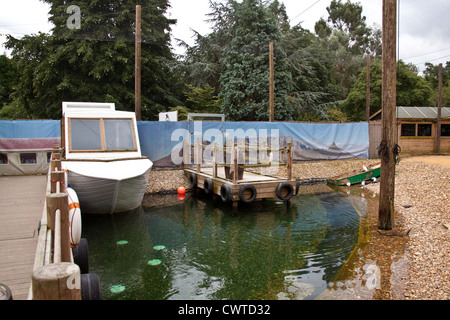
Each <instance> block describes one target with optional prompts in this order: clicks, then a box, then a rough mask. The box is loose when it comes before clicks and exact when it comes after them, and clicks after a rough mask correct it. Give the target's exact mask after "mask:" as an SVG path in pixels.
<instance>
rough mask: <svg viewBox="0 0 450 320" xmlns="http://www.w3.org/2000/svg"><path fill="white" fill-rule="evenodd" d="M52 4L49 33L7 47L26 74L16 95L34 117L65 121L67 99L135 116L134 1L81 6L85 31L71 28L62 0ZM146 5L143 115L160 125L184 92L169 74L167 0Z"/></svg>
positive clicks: (10, 42)
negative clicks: (161, 117) (164, 113)
mask: <svg viewBox="0 0 450 320" xmlns="http://www.w3.org/2000/svg"><path fill="white" fill-rule="evenodd" d="M45 2H47V3H49V4H50V5H51V9H50V12H49V14H50V18H49V20H50V21H51V22H52V23H53V24H54V28H53V30H52V32H51V33H50V34H42V33H40V34H38V35H31V36H25V37H23V38H22V39H16V38H14V37H12V36H9V38H8V41H7V43H6V47H7V48H9V49H12V56H13V59H14V60H15V61H16V66H17V69H18V71H19V73H20V74H21V75H22V76H21V81H20V82H19V83H18V87H17V90H16V92H15V93H14V97H15V99H16V100H17V103H19V104H20V105H22V106H23V107H24V108H25V110H27V112H28V113H29V114H30V115H31V116H32V117H35V118H60V117H61V115H60V114H61V102H62V101H98V102H103V101H105V102H114V103H116V108H118V109H122V110H134V37H135V36H134V29H135V5H136V1H134V0H128V1H123V0H113V1H108V2H107V3H106V2H105V1H89V0H80V1H77V2H76V4H77V6H78V7H79V12H80V13H81V16H80V18H81V19H80V21H81V23H80V26H79V28H70V27H69V25H68V24H69V22H70V21H68V20H70V19H71V15H70V14H68V13H67V11H68V5H67V1H64V0H45ZM138 2H140V3H141V4H142V7H143V10H142V39H143V41H142V76H143V77H142V88H143V90H142V116H143V118H144V119H145V118H146V119H155V118H156V117H157V114H158V112H159V111H165V109H166V108H167V107H168V106H171V105H174V104H175V105H176V104H178V103H179V97H180V95H181V90H178V89H177V81H176V77H174V75H173V73H172V72H171V70H170V68H169V62H170V61H171V60H174V58H173V56H172V53H171V51H170V30H171V29H170V26H171V25H172V24H174V23H175V22H176V21H175V20H172V19H168V18H166V16H165V13H166V11H167V9H168V7H169V4H168V0H157V1H155V0H153V1H148V0H147V1H146V0H142V1H138Z"/></svg>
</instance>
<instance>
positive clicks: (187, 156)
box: [183, 139, 191, 169]
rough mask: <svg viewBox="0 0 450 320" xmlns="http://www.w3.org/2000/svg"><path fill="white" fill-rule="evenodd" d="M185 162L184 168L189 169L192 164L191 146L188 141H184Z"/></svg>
mask: <svg viewBox="0 0 450 320" xmlns="http://www.w3.org/2000/svg"><path fill="white" fill-rule="evenodd" d="M183 162H184V168H185V169H187V168H189V164H190V162H191V144H190V142H188V141H187V140H186V139H184V141H183Z"/></svg>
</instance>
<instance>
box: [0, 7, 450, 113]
mask: <svg viewBox="0 0 450 320" xmlns="http://www.w3.org/2000/svg"><path fill="white" fill-rule="evenodd" d="M41 1H44V2H46V3H48V4H50V12H49V20H50V21H51V22H52V23H53V25H54V27H53V29H52V30H51V32H50V33H48V34H46V33H38V34H33V35H26V36H24V37H22V38H21V39H16V38H14V37H12V36H8V40H7V42H6V47H7V48H8V49H10V50H11V59H9V58H7V57H4V56H2V57H0V70H1V76H0V117H3V118H5V117H6V118H53V119H59V118H60V117H61V102H62V101H97V102H114V103H115V104H116V107H117V109H119V110H130V111H131V110H134V62H135V61H134V59H135V58H134V54H135V52H134V51H135V48H134V41H135V6H136V4H141V5H142V62H141V63H142V118H143V119H144V120H156V119H157V118H158V113H159V112H165V111H171V110H178V111H179V114H182V115H186V114H187V113H188V112H201V113H207V112H210V113H217V112H222V113H225V115H226V118H227V119H228V120H237V121H240V120H246V121H267V120H268V119H269V43H270V42H273V43H274V48H275V52H274V66H275V119H276V120H284V121H285V120H297V121H322V120H327V121H329V120H337V121H348V120H351V121H360V120H364V118H365V116H364V115H365V76H366V61H365V57H366V55H370V56H371V58H372V59H371V60H372V61H373V64H372V66H371V84H370V86H371V113H374V112H376V111H377V110H378V109H379V108H381V64H380V62H379V59H380V57H381V54H382V52H381V49H382V46H381V27H380V26H368V25H367V23H366V18H365V17H364V15H363V14H362V12H363V10H362V6H361V4H360V3H359V2H351V1H350V0H331V1H330V4H329V6H328V7H327V13H328V16H327V17H324V18H321V19H319V20H318V21H317V22H316V24H315V28H314V31H312V32H311V31H309V30H307V29H305V28H303V27H302V25H301V23H299V24H297V25H291V22H290V21H289V18H288V15H287V12H286V8H285V6H284V4H283V3H282V2H281V1H280V0H227V1H215V0H210V13H209V14H208V16H207V21H206V22H205V23H209V24H210V25H211V32H210V33H209V34H207V35H201V34H199V33H198V32H195V31H194V35H195V44H194V45H192V46H189V45H187V44H185V43H184V46H185V49H186V51H185V54H183V55H175V54H174V53H173V50H172V47H171V42H170V41H171V38H170V37H171V27H172V25H174V24H175V23H176V20H174V19H170V18H168V17H167V10H168V8H169V2H170V0H111V1H109V2H105V1H99V0H95V1H91V0H80V1H77V2H76V4H75V5H74V4H72V3H68V2H67V1H65V0H41ZM449 70H450V65H449V63H448V62H447V64H446V65H445V68H444V86H443V105H444V106H445V105H448V104H449V103H450V90H449V81H450V80H449V79H450V75H449V74H450V71H449ZM19 75H20V76H19ZM397 103H398V104H401V105H437V66H435V65H433V64H431V63H428V64H427V66H426V69H425V71H424V72H423V75H419V74H418V72H417V69H416V68H415V67H414V66H412V65H407V64H405V63H403V62H401V61H400V62H399V65H398V88H397Z"/></svg>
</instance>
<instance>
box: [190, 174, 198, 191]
mask: <svg viewBox="0 0 450 320" xmlns="http://www.w3.org/2000/svg"><path fill="white" fill-rule="evenodd" d="M189 185H190V186H191V188H193V189H195V188H197V175H196V174H195V173H191V175H190V176H189Z"/></svg>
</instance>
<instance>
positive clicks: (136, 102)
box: [134, 5, 141, 121]
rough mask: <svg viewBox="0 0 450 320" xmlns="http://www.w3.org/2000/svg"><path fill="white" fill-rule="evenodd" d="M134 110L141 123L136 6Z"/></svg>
mask: <svg viewBox="0 0 450 320" xmlns="http://www.w3.org/2000/svg"><path fill="white" fill-rule="evenodd" d="M134 76H135V81H134V109H135V113H136V120H137V121H141V6H140V5H136V43H135V75H134Z"/></svg>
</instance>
